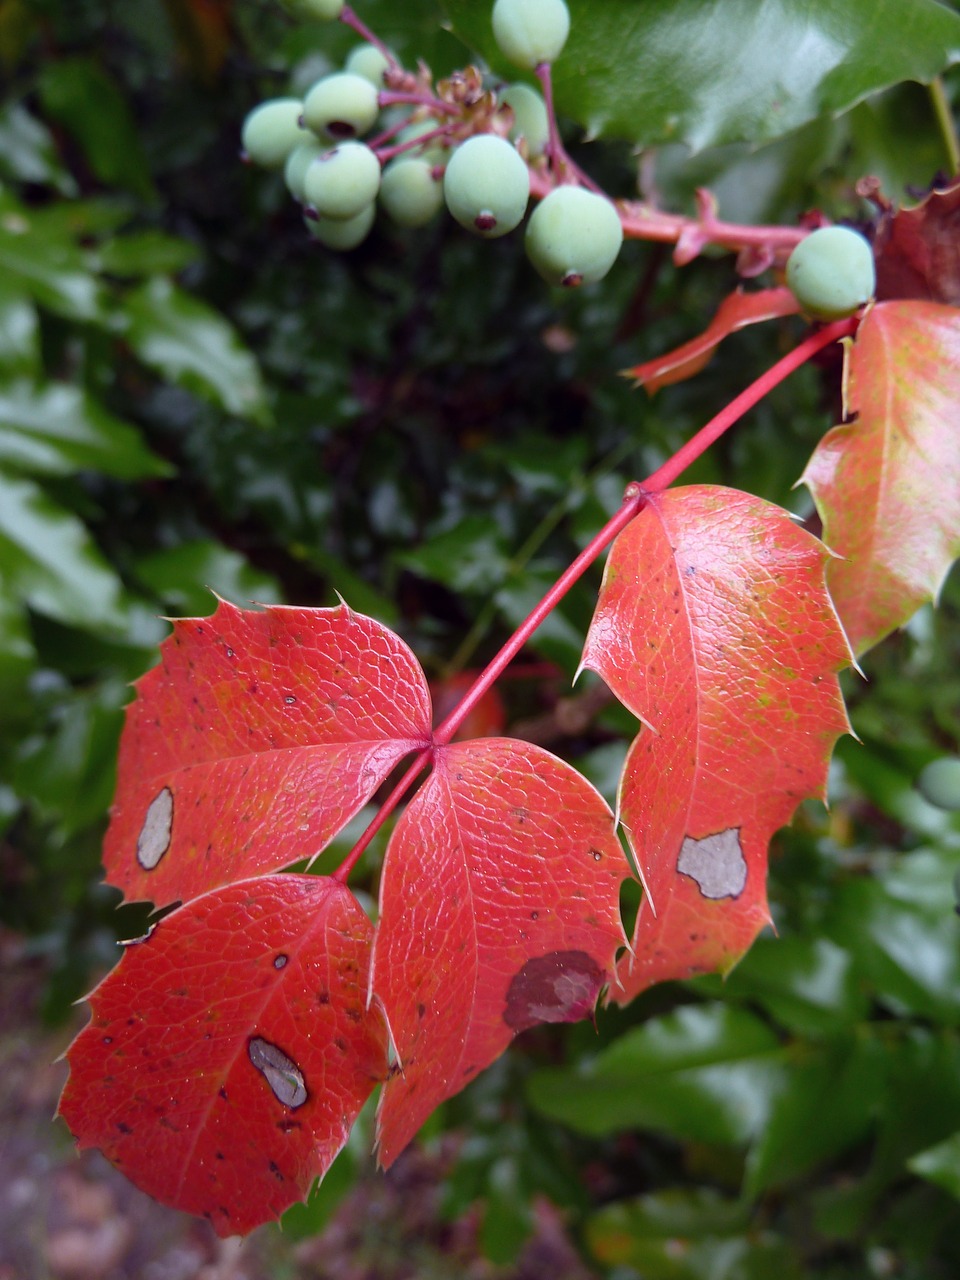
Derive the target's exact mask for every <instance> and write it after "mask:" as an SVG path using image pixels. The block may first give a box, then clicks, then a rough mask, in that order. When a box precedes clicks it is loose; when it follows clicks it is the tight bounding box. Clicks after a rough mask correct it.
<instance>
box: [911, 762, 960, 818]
mask: <svg viewBox="0 0 960 1280" xmlns="http://www.w3.org/2000/svg"><path fill="white" fill-rule="evenodd" d="M917 787H918V789H919V791H920V794H921V795H922V796H923V798H924V799H925V800H928V801H929V802H930V803H931V804H935V805H936V806H937V808H938V809H948V810H956V809H960V758H958V757H957V756H942V757H941V758H940V759H939V760H931V761H930V763H929V764H928V765H925V766H924V768H923V769H922V770H921V772H920V777H919V778H918V779H917Z"/></svg>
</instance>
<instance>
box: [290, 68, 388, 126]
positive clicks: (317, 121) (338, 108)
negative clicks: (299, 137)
mask: <svg viewBox="0 0 960 1280" xmlns="http://www.w3.org/2000/svg"><path fill="white" fill-rule="evenodd" d="M379 111H380V104H379V102H378V100H377V91H376V89H375V88H374V86H373V85H372V84H371V83H370V81H369V80H365V79H364V78H363V76H358V75H356V74H355V73H354V72H352V71H338V72H336V73H335V74H334V75H331V76H324V77H323V79H322V80H318V81H317V83H316V84H315V85H314V86H313V88H312V89H311V90H310V92H309V93H308V94H307V96H306V97H305V98H304V100H303V122H304V124H305V125H306V126H307V128H308V129H312V130H313V131H314V133H318V134H320V135H321V137H322V136H323V135H324V134H329V135H330V136H331V137H333V138H355V137H356V136H357V135H358V134H362V133H366V132H367V130H368V129H369V128H370V127H371V125H372V124H373V122H374V120H376V118H377V115H378V113H379Z"/></svg>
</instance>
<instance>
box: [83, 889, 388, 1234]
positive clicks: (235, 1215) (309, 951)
mask: <svg viewBox="0 0 960 1280" xmlns="http://www.w3.org/2000/svg"><path fill="white" fill-rule="evenodd" d="M372 934H373V929H372V926H371V924H370V922H369V920H368V919H367V917H366V916H365V915H364V914H363V912H362V911H361V910H360V907H359V906H358V905H357V902H356V900H355V899H354V897H353V895H352V894H351V893H350V892H349V890H347V889H346V888H344V886H343V885H341V884H338V883H337V882H336V881H334V880H330V879H321V878H320V877H316V876H294V875H280V876H267V877H263V878H261V879H257V880H248V881H245V882H241V883H239V884H233V885H230V886H229V887H228V888H222V889H217V890H214V891H213V892H211V893H208V894H206V895H204V896H203V897H201V898H198V899H197V900H196V901H194V902H191V903H190V904H189V905H187V906H184V907H181V908H180V909H179V910H177V911H174V912H172V913H171V914H170V915H168V916H166V917H165V918H164V919H163V920H162V921H161V922H160V924H159V925H157V927H156V928H155V929H154V930H153V932H152V933H150V934H149V935H148V936H147V937H146V938H145V939H143V940H141V941H140V942H138V943H135V944H131V945H129V946H128V947H127V949H126V951H125V953H124V956H123V959H122V960H121V962H120V964H119V966H118V967H117V968H116V969H115V970H114V971H113V972H112V973H111V974H110V975H109V976H108V977H107V978H105V979H104V981H103V982H102V983H101V984H100V986H99V987H97V989H96V990H95V991H94V992H93V994H92V995H91V996H90V1004H91V1008H92V1017H91V1020H90V1023H89V1025H88V1026H87V1027H86V1028H85V1029H84V1030H83V1031H82V1032H81V1033H80V1035H79V1036H78V1038H77V1039H76V1040H75V1041H74V1044H73V1046H72V1047H71V1049H70V1054H69V1056H70V1078H69V1080H68V1081H67V1086H66V1088H65V1090H64V1092H63V1097H62V1098H61V1100H60V1114H61V1115H62V1116H63V1117H64V1119H65V1120H66V1122H67V1124H68V1125H69V1126H70V1128H71V1130H72V1131H73V1133H74V1135H75V1136H76V1137H77V1139H78V1143H79V1146H80V1147H81V1148H83V1147H99V1148H100V1149H101V1150H102V1151H103V1153H104V1154H105V1155H106V1156H107V1158H108V1159H109V1160H111V1161H112V1162H113V1163H114V1164H115V1165H117V1166H118V1167H119V1168H120V1169H122V1170H123V1172H124V1173H125V1174H126V1175H127V1176H128V1177H129V1178H130V1179H131V1181H133V1182H135V1183H136V1184H137V1186H139V1187H141V1188H142V1189H143V1190H144V1191H146V1192H148V1193H149V1194H150V1195H152V1196H154V1197H155V1198H156V1199H157V1200H160V1201H162V1202H163V1203H164V1204H169V1205H172V1206H173V1207H175V1208H177V1209H183V1210H186V1211H187V1212H189V1213H196V1214H201V1215H203V1216H204V1217H206V1218H208V1219H209V1220H210V1221H211V1222H212V1223H213V1225H214V1227H215V1228H216V1230H217V1231H218V1233H219V1234H220V1235H233V1234H235V1233H243V1232H247V1231H250V1230H252V1229H253V1228H254V1227H255V1226H257V1225H258V1224H259V1223H261V1222H265V1221H267V1220H268V1219H270V1218H275V1217H277V1216H279V1214H280V1213H282V1212H283V1210H284V1209H286V1208H287V1207H288V1206H289V1205H290V1204H292V1203H293V1202H294V1201H296V1200H300V1199H303V1198H304V1197H305V1196H306V1194H307V1192H308V1191H309V1189H310V1185H311V1183H312V1182H313V1180H314V1178H315V1177H317V1176H318V1175H322V1174H323V1173H324V1172H325V1171H326V1170H327V1168H328V1167H329V1166H330V1164H331V1162H332V1161H333V1159H334V1157H335V1156H336V1154H337V1152H338V1151H339V1150H340V1148H341V1147H342V1146H343V1144H344V1142H345V1141H346V1139H347V1135H348V1134H349V1132H350V1127H351V1125H352V1124H353V1121H354V1120H355V1119H356V1116H357V1114H358V1113H359V1111H360V1108H361V1107H362V1106H363V1103H364V1102H365V1101H366V1099H367V1097H368V1096H369V1094H370V1092H371V1090H372V1089H373V1087H374V1085H375V1084H376V1083H377V1081H378V1080H381V1079H383V1077H384V1075H385V1074H386V1046H387V1040H386V1027H385V1025H384V1022H383V1017H382V1014H381V1013H380V1011H379V1008H378V1007H377V1006H375V1005H374V1006H372V1007H371V1008H370V1009H369V1010H368V1009H367V984H368V973H369V956H370V943H371V937H372Z"/></svg>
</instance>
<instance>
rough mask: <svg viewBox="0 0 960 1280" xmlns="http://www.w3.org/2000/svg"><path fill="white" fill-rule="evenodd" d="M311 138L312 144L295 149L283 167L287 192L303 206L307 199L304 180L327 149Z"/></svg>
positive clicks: (302, 144)
mask: <svg viewBox="0 0 960 1280" xmlns="http://www.w3.org/2000/svg"><path fill="white" fill-rule="evenodd" d="M304 132H306V130H305V131H304ZM309 136H310V137H311V138H312V139H313V140H312V141H311V142H301V143H300V145H299V146H298V147H294V149H293V150H292V151H291V152H290V154H289V155H288V156H287V163H286V164H285V165H284V166H283V180H284V182H285V183H286V184H287V190H288V191H289V192H290V194H291V195H292V196H293V198H294V200H298V201H299V202H300V204H303V203H304V200H305V199H306V197H305V195H304V190H303V180H304V178H305V177H306V173H307V169H308V168H309V167H310V165H311V164H312V163H313V161H314V160H316V159H317V157H318V156H322V155H323V153H324V151H326V149H327V148H326V147H324V146H322V145H321V144H320V143H319V142H317V140H316V139H315V138H314V137H313V134H310V135H309Z"/></svg>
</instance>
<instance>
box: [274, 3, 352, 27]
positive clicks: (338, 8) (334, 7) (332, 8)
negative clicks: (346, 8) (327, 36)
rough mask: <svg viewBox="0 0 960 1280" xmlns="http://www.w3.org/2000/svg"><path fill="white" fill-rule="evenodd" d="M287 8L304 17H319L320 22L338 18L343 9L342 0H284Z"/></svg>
mask: <svg viewBox="0 0 960 1280" xmlns="http://www.w3.org/2000/svg"><path fill="white" fill-rule="evenodd" d="M285 3H286V6H287V8H288V9H292V10H293V11H294V13H298V14H301V15H302V16H303V17H304V18H319V19H320V21H321V22H332V21H333V19H334V18H339V17H340V14H341V12H342V10H343V3H344V0H285Z"/></svg>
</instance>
